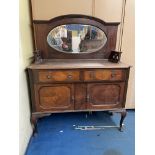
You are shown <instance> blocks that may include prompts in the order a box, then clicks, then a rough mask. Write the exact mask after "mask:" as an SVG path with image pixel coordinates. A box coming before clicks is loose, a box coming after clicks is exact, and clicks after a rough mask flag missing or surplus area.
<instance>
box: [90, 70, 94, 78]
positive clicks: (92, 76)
mask: <svg viewBox="0 0 155 155" xmlns="http://www.w3.org/2000/svg"><path fill="white" fill-rule="evenodd" d="M89 76H90V78H91V79H95V73H94V72H93V71H91V72H90V73H89Z"/></svg>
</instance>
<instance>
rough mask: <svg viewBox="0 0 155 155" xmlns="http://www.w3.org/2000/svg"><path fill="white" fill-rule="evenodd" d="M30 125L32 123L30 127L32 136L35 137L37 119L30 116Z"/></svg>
mask: <svg viewBox="0 0 155 155" xmlns="http://www.w3.org/2000/svg"><path fill="white" fill-rule="evenodd" d="M31 123H32V126H33V136H36V134H37V133H38V130H37V117H36V116H34V115H32V116H31Z"/></svg>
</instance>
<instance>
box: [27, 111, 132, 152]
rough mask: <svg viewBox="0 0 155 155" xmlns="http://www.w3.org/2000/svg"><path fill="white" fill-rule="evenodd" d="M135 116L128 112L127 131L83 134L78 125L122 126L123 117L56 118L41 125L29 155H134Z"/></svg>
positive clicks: (72, 115) (81, 115)
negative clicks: (76, 127)
mask: <svg viewBox="0 0 155 155" xmlns="http://www.w3.org/2000/svg"><path fill="white" fill-rule="evenodd" d="M134 118H135V113H134V111H132V110H129V111H128V114H127V117H126V119H125V121H124V124H125V130H124V132H119V131H118V130H117V128H104V129H103V130H93V131H82V130H75V126H78V125H81V126H82V125H83V126H84V125H90V126H91V125H102V126H103V125H105V126H108V125H109V126H111V125H112V126H115V125H118V123H119V119H120V115H119V114H114V115H113V116H110V115H109V114H107V113H105V112H93V113H92V114H89V113H64V114H52V115H51V116H48V117H44V118H42V119H40V120H39V122H38V134H37V136H36V137H32V138H31V140H30V142H29V146H28V148H27V151H26V155H134V151H135V147H134V146H135V144H134V139H135V138H134V137H135V133H134V129H135V127H134V125H135V123H134V120H135V119H134Z"/></svg>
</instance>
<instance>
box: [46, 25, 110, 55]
mask: <svg viewBox="0 0 155 155" xmlns="http://www.w3.org/2000/svg"><path fill="white" fill-rule="evenodd" d="M106 42H107V37H106V35H105V33H104V32H103V31H102V30H101V29H99V28H97V27H95V26H91V25H83V24H67V25H61V26H57V27H55V28H54V29H52V30H51V31H50V32H49V34H48V35H47V43H48V44H49V46H50V47H52V48H54V49H56V50H58V51H61V52H67V53H89V52H95V51H97V50H98V49H100V48H102V47H103V46H104V45H105V44H106Z"/></svg>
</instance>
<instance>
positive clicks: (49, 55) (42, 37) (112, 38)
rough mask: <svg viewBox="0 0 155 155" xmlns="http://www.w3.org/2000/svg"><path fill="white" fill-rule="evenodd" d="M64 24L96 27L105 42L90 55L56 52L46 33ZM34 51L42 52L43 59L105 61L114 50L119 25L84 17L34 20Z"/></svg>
mask: <svg viewBox="0 0 155 155" xmlns="http://www.w3.org/2000/svg"><path fill="white" fill-rule="evenodd" d="M65 24H86V25H92V26H95V27H98V28H99V29H101V30H103V31H104V33H105V34H106V36H107V42H106V44H105V46H103V47H102V48H101V49H99V50H97V51H95V52H92V53H78V54H73V53H64V52H58V51H57V50H56V49H54V48H52V47H50V46H49V45H48V43H47V35H48V33H49V32H50V31H51V30H52V29H53V28H55V27H57V26H59V25H65ZM33 25H34V39H35V49H38V50H40V51H41V52H42V58H43V59H107V58H108V57H109V54H110V52H111V50H115V47H116V38H117V29H118V25H119V23H106V22H104V21H102V20H100V19H98V18H95V17H92V16H86V15H64V16H59V17H56V18H54V19H51V20H48V21H47V20H34V21H33Z"/></svg>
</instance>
